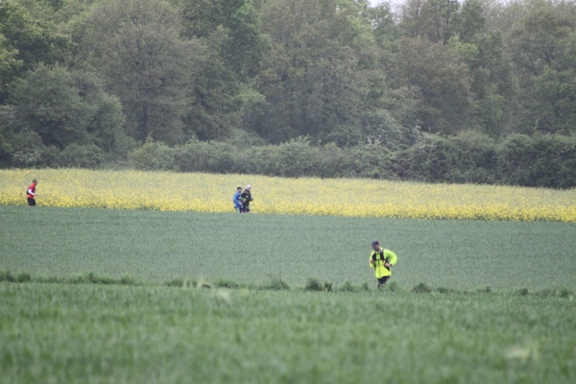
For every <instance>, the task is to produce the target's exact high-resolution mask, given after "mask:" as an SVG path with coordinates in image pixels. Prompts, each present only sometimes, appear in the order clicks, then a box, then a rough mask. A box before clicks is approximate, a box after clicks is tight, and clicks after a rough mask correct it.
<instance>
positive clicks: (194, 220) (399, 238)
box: [0, 206, 576, 291]
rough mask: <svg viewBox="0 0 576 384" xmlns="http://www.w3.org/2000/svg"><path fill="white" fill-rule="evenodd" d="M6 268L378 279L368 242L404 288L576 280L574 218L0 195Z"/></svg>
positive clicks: (159, 278)
mask: <svg viewBox="0 0 576 384" xmlns="http://www.w3.org/2000/svg"><path fill="white" fill-rule="evenodd" d="M0 223H1V224H0V269H8V270H11V271H13V272H20V271H27V272H28V273H30V274H32V275H45V276H70V275H75V274H82V273H87V272H94V273H96V274H100V275H105V276H113V277H118V276H121V275H124V274H129V275H130V276H131V277H132V278H135V279H138V280H144V281H150V282H157V283H158V282H163V281H167V280H170V279H174V278H194V279H201V278H203V279H205V280H208V281H215V280H217V279H221V278H224V279H229V280H233V281H237V282H240V283H256V284H258V283H262V282H263V281H265V280H267V279H269V277H270V276H275V277H281V278H282V279H283V280H285V281H286V282H287V283H288V284H289V285H290V286H293V287H297V286H304V284H305V282H306V280H307V279H308V278H317V279H319V280H321V281H330V282H333V283H334V284H335V285H341V284H342V283H344V282H345V281H350V282H351V283H353V284H361V283H364V282H369V283H371V284H372V283H374V281H373V280H374V276H373V273H372V270H371V269H370V268H369V267H368V257H369V254H370V242H371V240H373V239H379V240H381V241H382V243H383V244H384V246H385V247H387V248H390V249H392V250H393V251H395V252H396V253H397V254H398V256H399V260H400V261H399V263H398V265H397V267H396V268H394V271H393V274H394V275H393V280H394V281H396V282H397V283H398V284H399V285H400V286H401V287H403V288H405V289H409V288H412V287H413V286H414V285H416V284H418V283H421V282H424V283H426V284H428V285H430V286H432V287H447V288H453V289H458V290H466V289H468V290H470V289H472V290H473V289H478V288H484V287H487V286H489V287H492V288H494V289H499V290H515V289H519V288H527V289H529V290H530V291H533V290H541V289H549V288H554V289H560V288H567V289H571V290H576V277H575V276H576V257H575V256H576V251H575V249H576V224H566V223H541V222H486V221H436V220H409V219H365V218H343V217H309V216H280V215H278V216H275V215H245V216H242V215H235V214H205V213H173V212H153V211H115V210H99V209H56V208H41V207H36V208H34V209H30V208H28V207H10V206H0Z"/></svg>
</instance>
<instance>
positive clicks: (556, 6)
mask: <svg viewBox="0 0 576 384" xmlns="http://www.w3.org/2000/svg"><path fill="white" fill-rule="evenodd" d="M0 166H3V167H43V166H48V167H69V166H75V167H89V168H98V167H107V168H110V167H137V168H144V169H169V170H178V171H206V172H242V173H258V174H267V175H282V176H293V177H298V176H321V177H373V178H389V179H409V180H423V181H433V182H477V183H504V184H517V185H530V186H547V187H558V188H569V187H573V186H575V185H576V4H575V3H574V2H571V1H545V0H524V1H510V2H507V3H502V2H499V1H494V0H467V1H457V0H407V1H406V2H405V3H404V4H403V5H401V6H394V7H391V6H389V5H386V4H384V5H381V6H379V7H375V8H372V7H370V6H369V3H368V2H367V1H365V0H37V1H33V0H4V1H2V2H1V3H0Z"/></svg>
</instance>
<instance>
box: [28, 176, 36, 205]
mask: <svg viewBox="0 0 576 384" xmlns="http://www.w3.org/2000/svg"><path fill="white" fill-rule="evenodd" d="M37 185H38V180H36V179H34V180H32V184H30V186H29V187H28V189H27V190H26V197H27V198H28V205H29V206H31V207H33V206H35V205H36V196H37V195H38V194H37V193H36V186H37Z"/></svg>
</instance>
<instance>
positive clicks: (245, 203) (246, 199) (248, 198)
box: [241, 185, 254, 213]
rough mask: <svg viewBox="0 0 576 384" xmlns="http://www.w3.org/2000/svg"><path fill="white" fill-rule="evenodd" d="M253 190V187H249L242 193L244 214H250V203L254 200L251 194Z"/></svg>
mask: <svg viewBox="0 0 576 384" xmlns="http://www.w3.org/2000/svg"><path fill="white" fill-rule="evenodd" d="M251 189H252V186H250V185H248V186H247V187H246V189H244V192H242V195H241V197H242V212H244V213H249V212H250V202H251V201H252V200H254V199H253V198H252V193H251V192H250V190H251Z"/></svg>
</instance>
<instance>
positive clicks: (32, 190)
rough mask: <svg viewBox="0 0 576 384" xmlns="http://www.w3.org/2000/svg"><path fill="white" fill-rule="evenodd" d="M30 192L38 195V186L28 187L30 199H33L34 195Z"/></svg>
mask: <svg viewBox="0 0 576 384" xmlns="http://www.w3.org/2000/svg"><path fill="white" fill-rule="evenodd" d="M30 192H32V193H36V184H32V185H30V186H29V187H28V198H29V199H33V198H34V195H32V194H31V193H30Z"/></svg>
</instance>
